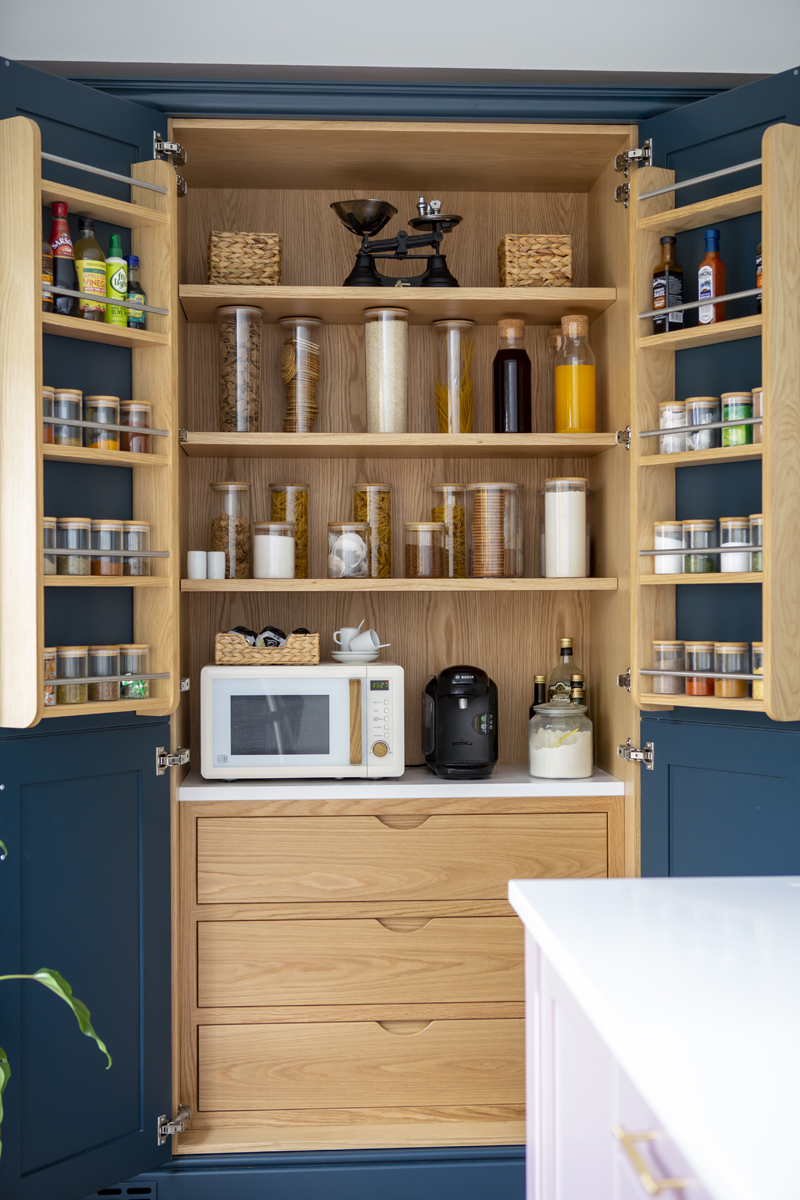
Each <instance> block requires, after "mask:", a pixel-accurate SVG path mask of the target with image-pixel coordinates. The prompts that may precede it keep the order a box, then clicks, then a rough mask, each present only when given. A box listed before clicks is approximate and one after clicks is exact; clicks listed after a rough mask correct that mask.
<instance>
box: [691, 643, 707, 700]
mask: <svg viewBox="0 0 800 1200" xmlns="http://www.w3.org/2000/svg"><path fill="white" fill-rule="evenodd" d="M685 662H686V668H685V669H686V670H687V671H713V670H714V643H713V642H686V644H685ZM686 695H687V696H713V695H714V680H713V678H709V677H708V676H706V675H688V676H687V677H686Z"/></svg>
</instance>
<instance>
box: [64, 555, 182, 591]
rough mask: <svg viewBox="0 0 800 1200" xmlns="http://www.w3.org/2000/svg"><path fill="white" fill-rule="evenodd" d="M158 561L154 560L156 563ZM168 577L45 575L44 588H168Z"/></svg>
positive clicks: (169, 583) (169, 582)
mask: <svg viewBox="0 0 800 1200" xmlns="http://www.w3.org/2000/svg"><path fill="white" fill-rule="evenodd" d="M158 561H159V560H158V559H156V562H158ZM171 583H172V580H171V579H170V578H169V576H168V575H45V577H44V586H45V587H90V588H98V587H116V588H120V587H145V588H151V587H169V586H170V585H171Z"/></svg>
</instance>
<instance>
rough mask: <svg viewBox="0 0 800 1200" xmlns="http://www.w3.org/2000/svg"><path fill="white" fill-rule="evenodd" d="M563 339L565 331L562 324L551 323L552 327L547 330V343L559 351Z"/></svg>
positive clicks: (552, 348)
mask: <svg viewBox="0 0 800 1200" xmlns="http://www.w3.org/2000/svg"><path fill="white" fill-rule="evenodd" d="M563 341H564V333H563V330H562V328H561V326H560V325H551V326H550V328H549V329H548V330H547V344H548V346H549V347H550V349H551V350H555V351H556V353H558V351H559V350H560V349H561V345H562V343H563Z"/></svg>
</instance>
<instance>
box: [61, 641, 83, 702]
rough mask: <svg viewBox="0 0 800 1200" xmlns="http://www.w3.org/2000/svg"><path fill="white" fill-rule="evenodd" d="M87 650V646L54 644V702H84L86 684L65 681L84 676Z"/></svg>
mask: <svg viewBox="0 0 800 1200" xmlns="http://www.w3.org/2000/svg"><path fill="white" fill-rule="evenodd" d="M88 652H89V647H88V646H56V681H57V683H56V704H85V703H86V701H87V699H88V695H89V692H88V684H86V683H69V682H67V681H68V680H70V679H85V678H86V676H87V674H88V669H87V668H88ZM62 680H63V681H64V682H63V683H62Z"/></svg>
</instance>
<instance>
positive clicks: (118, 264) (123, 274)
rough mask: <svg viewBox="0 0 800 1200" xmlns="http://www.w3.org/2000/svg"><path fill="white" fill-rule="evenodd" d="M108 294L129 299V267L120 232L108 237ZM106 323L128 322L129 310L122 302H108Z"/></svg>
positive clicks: (116, 297) (123, 323)
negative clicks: (123, 255) (124, 255)
mask: <svg viewBox="0 0 800 1200" xmlns="http://www.w3.org/2000/svg"><path fill="white" fill-rule="evenodd" d="M106 296H108V297H109V299H112V300H127V299H128V269H127V267H126V266H125V259H124V258H123V257H122V245H121V239H120V236H119V234H118V233H112V235H111V237H110V238H109V239H108V258H107V259H106ZM105 308H106V325H123V326H127V324H128V310H127V308H124V307H123V306H122V305H121V304H107V305H106V306H105Z"/></svg>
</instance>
